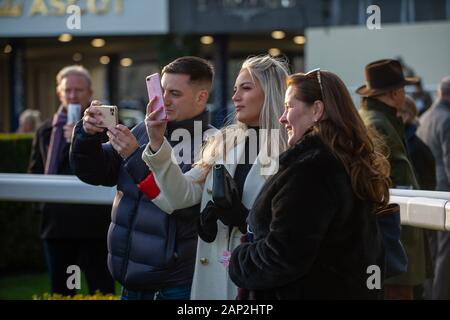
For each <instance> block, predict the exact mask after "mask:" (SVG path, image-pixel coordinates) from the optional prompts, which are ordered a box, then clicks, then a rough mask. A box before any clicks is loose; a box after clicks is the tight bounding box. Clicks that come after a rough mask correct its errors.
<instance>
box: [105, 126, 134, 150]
mask: <svg viewBox="0 0 450 320" xmlns="http://www.w3.org/2000/svg"><path fill="white" fill-rule="evenodd" d="M106 134H107V135H108V137H109V142H111V145H112V146H113V148H114V149H115V150H116V151H117V153H118V154H120V156H121V157H122V158H124V159H125V158H127V157H128V156H130V155H131V154H132V153H133V152H134V151H135V150H136V149H137V148H139V145H138V142H137V140H136V137H135V136H134V135H133V134H132V133H131V131H130V130H129V129H128V128H127V127H126V126H124V125H122V124H118V125H117V126H115V127H110V128H108V132H107V133H106Z"/></svg>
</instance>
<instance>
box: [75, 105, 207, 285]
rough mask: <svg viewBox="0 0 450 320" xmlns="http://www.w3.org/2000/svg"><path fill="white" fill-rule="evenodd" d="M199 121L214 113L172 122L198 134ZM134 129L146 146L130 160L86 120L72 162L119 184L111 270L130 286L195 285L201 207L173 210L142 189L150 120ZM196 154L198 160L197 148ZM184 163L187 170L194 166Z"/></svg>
mask: <svg viewBox="0 0 450 320" xmlns="http://www.w3.org/2000/svg"><path fill="white" fill-rule="evenodd" d="M194 120H198V121H203V126H202V127H201V128H202V132H203V131H204V130H206V129H208V128H209V127H208V114H207V113H203V114H202V115H200V116H198V117H197V118H195V119H190V120H186V121H181V122H178V123H175V124H174V123H169V126H168V130H169V131H173V130H175V129H177V128H183V129H187V130H189V131H190V132H191V137H193V133H194V130H193V129H194ZM202 132H198V133H197V134H200V133H202ZM132 133H133V134H134V136H135V137H136V140H137V142H138V144H139V146H140V147H139V148H138V149H137V150H136V151H135V152H134V153H133V154H131V155H130V156H129V157H128V158H126V159H122V158H121V157H120V155H119V154H118V153H117V152H116V151H115V150H114V148H113V147H112V146H111V144H110V143H104V144H102V143H101V141H100V139H99V137H98V135H93V136H89V135H87V134H86V133H85V132H84V130H83V127H82V123H81V122H80V123H78V125H77V126H76V127H75V134H74V141H73V144H72V151H71V162H72V165H73V167H74V170H75V173H76V174H77V176H78V177H79V178H80V179H81V180H83V181H85V182H87V183H90V184H94V185H105V186H115V185H116V186H117V194H116V198H115V200H114V204H113V209H112V214H111V218H112V221H111V225H110V228H109V233H108V251H109V255H108V267H109V270H110V271H111V274H112V276H113V278H114V279H115V280H117V281H118V282H120V283H121V284H122V285H123V286H124V287H125V288H127V289H128V290H136V291H150V290H156V289H161V288H165V287H177V286H182V285H189V284H190V283H191V282H192V276H193V272H194V263H195V252H196V246H197V238H198V237H197V231H196V224H195V222H196V219H194V218H197V217H198V215H199V214H200V209H199V206H198V205H197V206H193V207H190V208H186V209H182V210H178V211H177V212H173V213H172V214H167V213H166V212H164V211H162V210H161V209H159V208H158V207H157V206H156V205H155V204H154V203H153V202H152V201H151V200H150V199H149V198H148V197H147V196H145V195H144V194H143V193H142V192H141V191H140V190H139V189H138V187H137V184H138V183H140V182H141V181H142V180H144V178H145V177H147V176H148V175H149V173H150V171H149V169H148V167H147V165H146V164H145V162H144V161H143V160H142V152H143V151H144V149H145V147H146V145H147V143H148V136H147V132H146V128H145V123H144V122H141V123H140V124H138V125H137V126H136V127H135V128H134V129H133V130H132ZM168 140H169V142H170V143H172V144H176V143H178V141H170V139H168ZM199 141H200V142H201V137H200V139H199ZM193 148H194V145H192V149H193ZM191 155H192V157H191V161H192V158H193V157H194V152H191ZM180 167H181V170H182V171H183V172H185V171H188V170H189V169H190V168H191V165H190V164H181V165H180Z"/></svg>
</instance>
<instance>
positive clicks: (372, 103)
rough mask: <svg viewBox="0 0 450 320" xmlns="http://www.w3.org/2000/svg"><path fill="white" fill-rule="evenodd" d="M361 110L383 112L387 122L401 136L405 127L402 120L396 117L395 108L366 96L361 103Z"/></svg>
mask: <svg viewBox="0 0 450 320" xmlns="http://www.w3.org/2000/svg"><path fill="white" fill-rule="evenodd" d="M361 109H362V110H368V111H376V112H379V113H381V114H383V115H384V116H385V117H386V118H387V120H388V121H389V123H390V124H391V125H392V126H393V127H394V129H395V130H396V131H397V133H398V134H399V136H400V137H402V136H403V132H404V130H405V127H404V125H403V122H402V120H401V119H400V118H399V117H397V110H396V109H395V108H393V107H391V106H388V105H387V104H385V103H383V102H381V101H380V100H378V99H373V98H366V99H364V100H363V101H362V103H361Z"/></svg>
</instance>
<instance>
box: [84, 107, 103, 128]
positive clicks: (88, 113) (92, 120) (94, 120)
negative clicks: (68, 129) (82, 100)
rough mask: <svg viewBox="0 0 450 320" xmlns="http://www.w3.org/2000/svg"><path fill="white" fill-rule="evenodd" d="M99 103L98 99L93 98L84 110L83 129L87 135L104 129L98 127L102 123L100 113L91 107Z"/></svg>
mask: <svg viewBox="0 0 450 320" xmlns="http://www.w3.org/2000/svg"><path fill="white" fill-rule="evenodd" d="M101 105H102V103H101V102H100V101H98V100H94V101H92V103H91V105H90V107H89V108H87V109H86V110H85V111H84V116H83V130H84V131H85V132H86V133H87V134H89V135H94V134H96V133H102V132H103V130H104V128H101V127H99V125H101V124H102V114H101V112H100V111H99V110H98V109H97V108H93V107H95V106H101Z"/></svg>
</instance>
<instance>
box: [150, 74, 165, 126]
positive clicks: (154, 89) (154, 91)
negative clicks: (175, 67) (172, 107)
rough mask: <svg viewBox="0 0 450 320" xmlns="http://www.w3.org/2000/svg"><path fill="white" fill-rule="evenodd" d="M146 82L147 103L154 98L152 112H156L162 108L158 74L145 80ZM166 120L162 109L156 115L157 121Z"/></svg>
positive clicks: (162, 102)
mask: <svg viewBox="0 0 450 320" xmlns="http://www.w3.org/2000/svg"><path fill="white" fill-rule="evenodd" d="M146 82H147V92H148V99H149V101H150V100H151V99H152V98H153V97H155V96H156V102H155V104H154V105H153V110H152V111H154V110H157V109H158V108H160V107H164V100H163V96H162V90H161V78H160V77H159V73H154V74H152V75H150V76H148V77H147V78H146ZM166 118H167V115H166V113H165V112H164V109H163V110H162V111H160V112H159V113H158V115H157V120H165V119H166Z"/></svg>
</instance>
